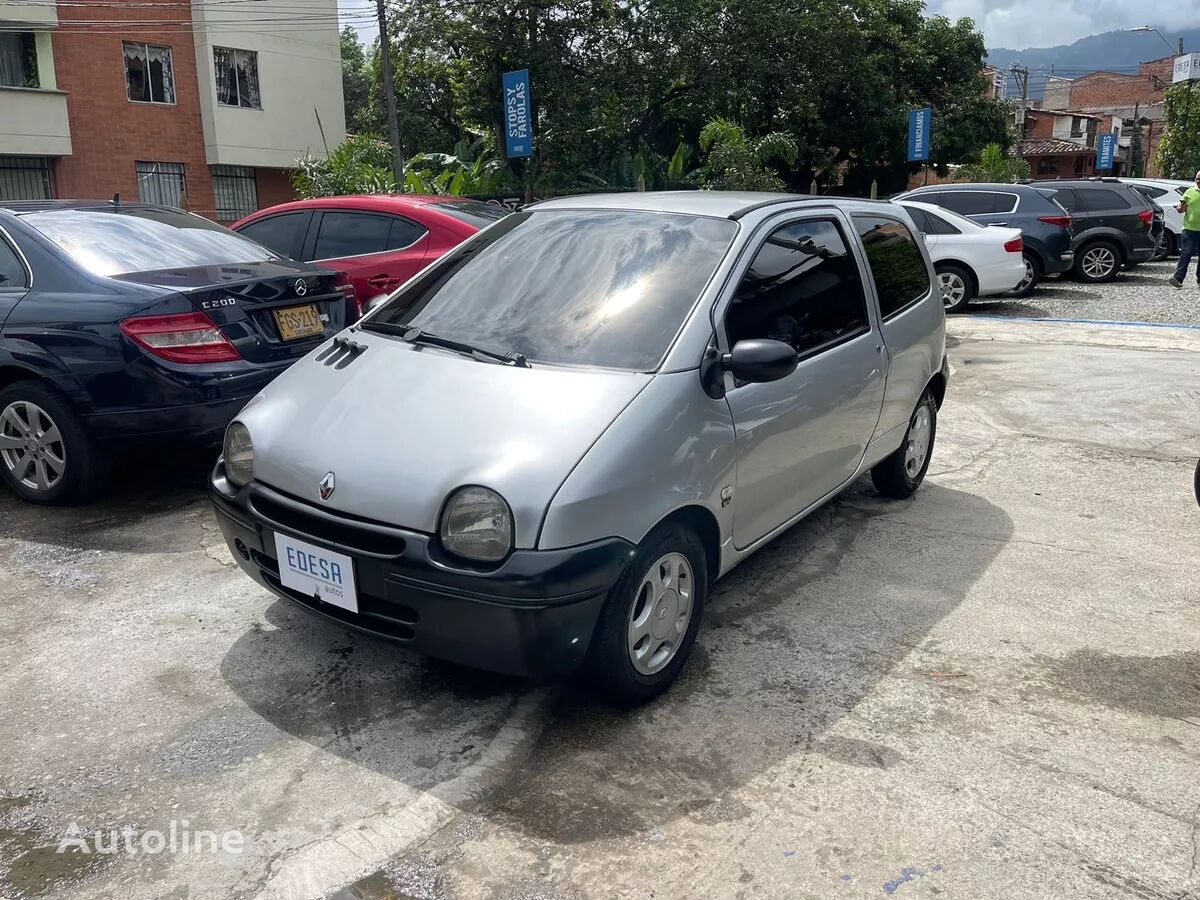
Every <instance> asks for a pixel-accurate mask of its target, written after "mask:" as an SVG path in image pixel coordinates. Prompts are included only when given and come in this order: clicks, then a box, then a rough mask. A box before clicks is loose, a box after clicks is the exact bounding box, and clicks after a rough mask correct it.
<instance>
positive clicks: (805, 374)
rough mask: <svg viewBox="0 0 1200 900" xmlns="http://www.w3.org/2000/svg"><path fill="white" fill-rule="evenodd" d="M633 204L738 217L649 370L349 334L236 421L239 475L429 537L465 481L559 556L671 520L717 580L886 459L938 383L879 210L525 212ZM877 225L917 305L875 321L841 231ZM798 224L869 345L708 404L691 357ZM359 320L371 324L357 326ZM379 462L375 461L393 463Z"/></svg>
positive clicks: (773, 201)
mask: <svg viewBox="0 0 1200 900" xmlns="http://www.w3.org/2000/svg"><path fill="white" fill-rule="evenodd" d="M542 207H545V208H552V209H569V208H575V209H634V210H637V209H641V210H645V211H647V212H648V213H654V212H675V213H687V214H693V215H707V216H719V217H722V218H724V217H730V216H735V217H737V218H738V222H739V231H738V233H737V235H736V236H735V238H734V240H733V243H732V245H731V247H730V249H729V251H728V252H727V253H726V255H725V258H724V259H723V260H722V261H721V263H720V264H719V266H718V267H717V269H716V271H715V273H714V275H713V277H712V278H711V280H710V281H709V283H708V285H707V287H706V288H705V290H704V292H703V294H702V296H701V297H699V298H698V300H697V303H696V305H695V307H694V308H693V309H692V311H691V313H690V315H689V316H687V318H686V320H685V321H684V322H682V323H681V327H680V330H679V332H678V334H677V336H676V339H675V341H674V343H673V344H672V346H671V348H670V349H669V350H668V352H667V354H666V357H665V359H664V361H663V364H662V365H661V366H660V368H659V370H658V371H657V373H624V372H613V371H607V370H589V369H582V368H580V369H576V368H571V367H553V366H544V365H535V367H534V368H532V369H522V368H513V367H506V366H500V365H492V364H489V363H484V362H479V361H476V360H471V359H467V358H464V357H461V356H458V355H456V354H452V353H448V352H444V351H441V350H434V349H431V348H423V349H420V350H418V349H415V348H413V347H412V346H410V345H407V344H405V343H404V342H403V341H401V340H399V339H397V338H390V337H386V336H382V335H379V334H374V333H369V332H365V331H361V330H356V331H355V332H354V334H353V339H354V340H355V341H357V342H359V343H364V344H367V345H368V347H369V348H370V349H369V350H368V351H367V352H366V353H364V354H362V355H361V356H360V357H359V358H358V359H356V360H355V361H354V362H353V363H351V364H350V365H349V366H347V367H346V368H345V370H343V371H336V370H334V369H332V368H330V367H328V366H325V365H323V364H322V363H320V362H317V361H316V360H315V356H316V355H317V354H318V353H319V352H320V351H319V350H318V351H315V353H314V355H313V356H310V357H308V358H306V359H305V360H304V361H302V362H301V363H298V364H297V365H296V366H294V367H293V368H292V369H291V370H289V372H287V373H285V375H283V376H282V377H280V378H279V379H278V380H277V381H276V382H274V383H273V384H272V385H271V386H270V387H268V388H267V389H266V390H265V391H264V392H263V393H262V394H261V395H259V397H258V398H256V399H255V401H253V402H252V403H251V404H250V405H249V406H248V407H247V408H246V409H245V410H244V411H243V413H242V414H241V415H239V416H238V419H239V420H240V421H242V422H243V423H245V424H246V425H247V427H248V428H249V429H250V432H251V435H252V436H253V439H254V444H255V453H256V471H255V477H256V478H257V479H259V480H262V481H264V482H266V483H268V484H270V485H272V486H273V487H275V488H277V489H279V490H283V491H286V492H288V493H291V494H294V495H296V496H298V497H300V498H302V499H305V500H308V501H310V502H317V503H319V502H320V501H319V500H318V499H317V483H318V482H319V481H320V479H321V478H322V477H323V476H324V475H325V473H326V472H328V471H331V470H335V471H337V476H338V487H337V492H336V493H335V495H334V496H333V497H332V498H331V499H330V500H329V501H328V502H327V503H325V504H323V505H325V506H327V507H331V508H334V509H339V510H342V511H344V512H346V513H350V514H353V515H357V516H363V517H366V518H370V519H376V520H380V521H384V522H389V523H392V524H395V525H397V526H401V527H406V528H414V529H417V530H420V531H425V532H430V533H432V532H435V531H436V529H437V517H438V515H439V512H440V509H441V507H442V505H443V503H444V502H445V500H446V498H447V496H448V495H449V494H450V493H451V492H453V490H454V489H455V488H457V487H460V486H462V485H466V484H481V485H485V486H487V487H490V488H492V489H494V490H496V491H498V492H499V493H500V494H501V495H502V496H503V497H504V498H505V499H506V500H507V501H508V503H509V505H510V506H511V507H512V510H513V514H514V518H515V523H516V541H515V545H516V546H517V547H520V548H534V547H536V548H538V549H557V548H564V547H572V546H576V545H579V544H584V543H587V542H589V541H594V540H599V539H603V538H608V537H622V538H625V539H627V540H629V541H633V542H638V541H640V540H642V539H643V538H644V537H645V536H646V534H647V533H648V532H649V531H650V530H651V529H653V527H654V526H655V525H656V524H657V523H659V522H661V521H662V520H663V519H664V518H665V517H667V516H669V515H671V514H672V513H675V512H677V511H678V510H680V509H682V508H684V507H697V508H699V509H701V510H704V511H705V512H706V514H708V515H710V516H711V517H712V519H713V520H714V521H715V522H716V524H717V530H718V531H719V535H720V537H719V543H720V548H719V551H718V553H719V563H718V565H717V566H716V568H717V569H718V571H719V572H720V573H724V572H725V571H728V570H729V569H730V568H732V567H733V566H734V565H735V564H736V563H737V562H739V561H740V560H742V559H744V558H745V557H746V556H748V555H749V554H750V553H752V552H754V551H755V550H757V549H758V548H760V547H761V546H763V545H764V544H766V543H767V542H768V541H770V540H771V539H772V538H773V537H775V536H776V535H778V534H779V533H780V532H782V531H784V530H786V529H787V528H788V527H790V526H791V525H792V524H794V523H795V522H796V521H798V520H799V519H801V518H803V517H804V516H805V515H807V514H808V513H809V512H810V511H811V510H813V509H815V508H816V507H818V506H820V505H821V504H822V503H824V502H825V501H827V500H828V499H829V498H830V497H832V496H834V495H836V494H837V493H838V492H840V491H841V490H842V489H843V488H845V487H846V485H848V484H849V483H850V482H851V481H853V480H854V479H855V478H856V477H858V476H859V475H861V474H862V473H863V472H865V471H866V470H867V469H869V468H870V467H871V466H872V465H874V464H875V463H877V462H878V461H879V460H881V459H883V458H884V457H886V456H887V455H888V454H890V453H892V452H893V451H895V450H896V449H897V448H898V447H899V446H900V442H901V440H902V439H903V436H904V433H905V429H906V426H907V423H908V420H909V417H910V416H911V414H912V411H913V409H914V407H915V406H916V404H917V401H918V400H919V398H920V396H921V394H922V392H923V391H924V390H925V388H926V386H927V385H928V384H929V383H930V380H931V379H932V378H933V377H934V375H935V374H936V373H938V372H939V371H940V369H941V365H942V359H943V356H944V353H945V315H944V312H943V307H942V303H941V298H940V295H939V293H938V291H937V287H936V286H937V280H936V278H935V276H934V273H933V267H932V264H931V263H930V262H929V255H928V251H927V250H926V249H925V247H924V244H923V242H922V241H921V240H920V238H919V236H918V233H917V230H916V229H915V228H914V227H913V225H912V222H911V220H910V219H909V217H908V216H907V214H906V213H905V212H904V211H903V209H902V208H901V207H899V206H897V205H895V204H891V203H881V202H875V201H856V200H844V199H838V200H836V201H834V200H831V199H830V198H804V197H799V196H792V195H771V194H739V193H734V192H728V193H727V192H706V191H681V192H669V193H635V194H614V195H598V196H591V197H588V196H585V197H572V198H564V199H560V200H553V201H548V202H546V203H544V204H537V205H535V206H534V207H532V209H533V210H534V211H535V214H536V210H537V209H539V208H542ZM855 213H863V214H871V215H883V216H886V217H890V218H894V219H897V220H899V221H901V222H903V223H904V224H905V225H906V226H907V227H908V228H909V230H910V231H911V232H912V233H913V235H914V238H915V242H916V245H917V246H918V247H919V248H920V250H921V253H922V255H923V257H924V259H925V263H926V267H927V270H928V273H929V281H930V291H929V292H928V293H927V294H926V295H925V296H924V297H922V298H921V299H920V300H918V301H917V302H915V303H913V304H911V305H909V306H908V307H906V308H904V309H903V310H901V311H899V312H898V313H896V314H895V315H893V316H891V317H889V318H888V319H886V320H881V319H880V316H879V308H878V300H877V298H876V297H875V295H874V282H873V280H872V278H871V277H870V271H869V267H868V264H867V261H866V258H865V255H864V251H863V248H862V246H861V242H860V241H859V240H858V239H857V237H856V232H855V230H854V227H853V223H852V216H853V215H854V214H855ZM810 216H824V217H833V218H835V219H836V220H837V221H838V222H840V223H841V224H842V227H843V230H844V231H845V234H846V238H847V241H848V243H849V245H850V246H851V247H852V249H853V252H854V256H855V258H856V260H857V261H858V267H859V272H860V275H861V276H862V283H863V285H864V289H865V291H866V294H867V307H868V311H869V318H870V330H869V332H868V333H865V334H861V335H858V336H856V337H854V338H852V339H850V340H847V341H844V342H843V343H841V344H838V345H835V346H834V347H832V348H829V349H826V350H824V351H822V352H820V353H817V354H816V355H813V356H811V357H809V358H806V359H803V360H802V361H801V362H800V364H799V366H798V367H797V370H796V372H795V373H793V374H792V375H791V376H789V377H788V378H785V379H782V380H780V381H778V382H772V383H768V384H753V385H742V386H736V385H735V384H734V382H733V379H732V376H730V375H728V374H727V375H726V376H725V379H726V381H725V385H726V396H725V397H724V398H721V399H713V398H711V397H709V396H708V394H706V393H705V391H704V389H703V386H702V384H701V381H700V377H699V372H698V368H699V362H700V359H701V357H702V356H703V354H704V351H705V349H706V347H707V346H708V344H709V342H710V341H711V340H712V338H713V335H714V333H715V334H716V337H717V341H718V346H719V347H720V349H721V350H722V351H725V352H727V351H728V350H729V349H730V348H729V347H728V342H727V339H726V336H725V330H724V327H723V324H722V316H723V314H724V310H725V307H726V306H727V304H728V302H729V300H730V298H731V297H732V295H733V293H734V291H735V290H736V286H737V283H738V279H740V277H741V275H742V272H743V271H744V270H745V268H746V266H747V265H748V264H749V262H750V260H751V259H752V258H753V256H754V253H755V251H756V250H757V249H758V247H759V246H760V244H761V242H762V240H763V239H764V238H765V237H766V235H767V233H769V232H770V231H771V230H773V229H774V228H775V227H778V226H779V225H780V224H782V223H785V222H788V221H792V220H797V219H803V218H807V217H810ZM369 316H370V314H368V318H369ZM389 448H390V452H389Z"/></svg>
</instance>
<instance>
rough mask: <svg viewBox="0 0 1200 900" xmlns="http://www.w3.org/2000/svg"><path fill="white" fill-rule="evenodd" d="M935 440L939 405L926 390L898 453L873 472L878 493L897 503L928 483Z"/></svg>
mask: <svg viewBox="0 0 1200 900" xmlns="http://www.w3.org/2000/svg"><path fill="white" fill-rule="evenodd" d="M935 437H937V401H936V400H934V399H933V392H932V391H930V390H928V389H926V391H925V393H924V394H922V395H921V399H920V400H919V401H918V402H917V408H916V409H914V410H913V414H912V418H910V419H909V420H908V431H907V432H905V434H904V441H903V442H902V443H901V444H900V447H899V449H897V450H896V452H895V453H893V454H892V455H891V456H889V457H887V458H886V459H884V460H883V461H882V462H880V463H878V464H877V465H876V466H875V468H873V469H872V470H871V480H872V481H873V482H875V488H876V490H878V491H879V493H881V494H883V495H884V496H885V497H892V498H894V499H896V500H903V499H904V498H906V497H911V496H912V495H913V494H914V493H915V492H916V490H917V488H919V487H920V486H921V482H922V481H924V480H925V472H926V471H928V469H929V460H930V459H931V458H932V457H933V441H934V438H935Z"/></svg>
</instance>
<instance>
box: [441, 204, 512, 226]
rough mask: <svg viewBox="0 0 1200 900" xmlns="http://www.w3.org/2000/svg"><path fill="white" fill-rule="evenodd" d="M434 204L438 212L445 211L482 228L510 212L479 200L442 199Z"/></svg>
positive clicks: (461, 220)
mask: <svg viewBox="0 0 1200 900" xmlns="http://www.w3.org/2000/svg"><path fill="white" fill-rule="evenodd" d="M432 205H433V206H436V207H437V210H438V212H444V213H445V214H446V215H448V216H453V217H454V218H456V219H458V220H459V221H460V222H466V223H467V224H468V225H474V226H475V227H476V228H479V229H481V230H482V229H484V228H487V227H488V226H489V225H491V224H492V223H493V222H495V221H497V220H499V219H503V218H504V217H505V216H507V215H508V213H509V211H508V210H507V209H505V208H504V207H503V206H496V205H495V204H493V203H483V202H481V201H479V200H442V201H439V202H437V203H434V204H432Z"/></svg>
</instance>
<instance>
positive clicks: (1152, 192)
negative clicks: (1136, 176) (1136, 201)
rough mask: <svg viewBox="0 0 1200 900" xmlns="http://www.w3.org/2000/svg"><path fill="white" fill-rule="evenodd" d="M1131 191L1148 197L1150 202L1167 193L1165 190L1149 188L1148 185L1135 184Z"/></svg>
mask: <svg viewBox="0 0 1200 900" xmlns="http://www.w3.org/2000/svg"><path fill="white" fill-rule="evenodd" d="M1133 189H1134V190H1135V191H1137V192H1138V193H1140V194H1144V195H1145V196H1147V197H1149V198H1150V199H1152V200H1153V199H1154V198H1155V197H1161V196H1163V195H1164V194H1166V193H1167V191H1166V189H1165V188H1160V187H1151V186H1150V185H1148V184H1135V185H1134V186H1133Z"/></svg>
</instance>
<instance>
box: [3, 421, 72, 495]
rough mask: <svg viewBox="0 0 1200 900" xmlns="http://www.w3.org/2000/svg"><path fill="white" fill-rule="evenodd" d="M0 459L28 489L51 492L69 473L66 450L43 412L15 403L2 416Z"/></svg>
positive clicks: (60, 437)
mask: <svg viewBox="0 0 1200 900" xmlns="http://www.w3.org/2000/svg"><path fill="white" fill-rule="evenodd" d="M0 460H2V461H3V462H4V465H5V466H6V467H7V468H8V471H9V472H11V473H12V476H13V478H14V479H16V480H17V481H18V482H20V483H21V484H22V485H24V486H25V487H27V488H29V489H30V490H33V491H48V490H50V489H51V488H53V487H54V486H55V485H57V484H58V483H59V482H60V481H62V478H63V475H64V474H66V471H67V447H66V444H65V443H64V442H63V438H62V434H61V432H60V431H59V430H58V426H57V425H56V424H55V423H54V420H53V419H51V418H50V416H49V415H48V414H47V413H46V411H45V410H44V409H42V408H41V407H40V406H38V405H37V404H36V403H30V402H29V401H27V400H15V401H13V402H12V403H10V404H9V405H8V406H6V407H5V408H4V411H3V412H2V413H0Z"/></svg>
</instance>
